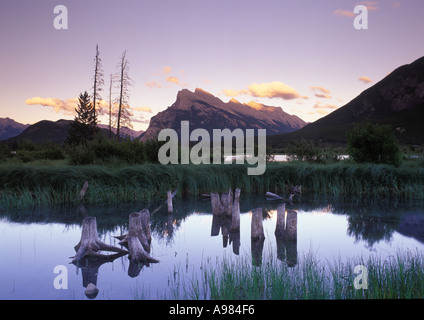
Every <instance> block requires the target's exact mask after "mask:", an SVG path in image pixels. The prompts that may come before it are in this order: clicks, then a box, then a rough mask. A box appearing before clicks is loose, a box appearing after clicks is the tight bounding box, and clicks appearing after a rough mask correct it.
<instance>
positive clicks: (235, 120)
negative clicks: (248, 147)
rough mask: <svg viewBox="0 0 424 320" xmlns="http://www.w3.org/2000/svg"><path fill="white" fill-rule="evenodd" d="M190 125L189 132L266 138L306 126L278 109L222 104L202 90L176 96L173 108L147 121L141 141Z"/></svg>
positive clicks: (296, 118) (234, 101) (258, 104)
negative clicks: (251, 133)
mask: <svg viewBox="0 0 424 320" xmlns="http://www.w3.org/2000/svg"><path fill="white" fill-rule="evenodd" d="M184 120H188V121H189V122H190V130H194V129H197V128H202V129H206V130H207V131H208V132H210V133H212V130H213V129H225V128H227V129H230V130H234V129H236V128H241V129H266V130H267V135H269V134H276V133H285V132H292V131H295V130H298V129H300V128H302V127H304V126H305V125H306V122H305V121H303V120H302V119H300V118H299V117H297V116H295V115H290V114H288V113H286V112H284V111H283V110H282V109H281V108H280V107H270V106H266V105H263V104H260V103H256V102H249V103H247V104H246V103H240V102H238V101H237V100H235V99H231V100H230V101H229V102H223V101H222V100H221V99H219V98H218V97H215V96H214V95H212V94H210V93H209V92H206V91H204V90H202V89H199V88H197V89H195V91H194V92H191V91H189V90H187V89H183V90H181V91H179V92H178V94H177V99H176V101H175V103H174V104H172V105H171V106H170V107H168V108H167V109H166V110H164V111H161V112H159V113H158V114H157V115H155V116H153V117H152V118H151V119H150V124H149V127H148V128H147V130H146V132H145V133H144V134H143V135H142V140H149V139H155V138H156V137H157V135H158V134H159V132H160V130H162V129H165V128H170V129H174V130H176V131H177V132H179V131H180V125H181V121H184Z"/></svg>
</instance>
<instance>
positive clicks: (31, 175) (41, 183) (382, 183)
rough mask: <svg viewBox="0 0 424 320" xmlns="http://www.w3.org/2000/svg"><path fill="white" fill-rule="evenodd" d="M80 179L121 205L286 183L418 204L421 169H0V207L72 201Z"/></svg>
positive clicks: (283, 189) (277, 189)
mask: <svg viewBox="0 0 424 320" xmlns="http://www.w3.org/2000/svg"><path fill="white" fill-rule="evenodd" d="M85 181H88V182H89V191H88V192H87V195H86V197H85V198H84V202H85V203H89V204H96V203H105V204H112V203H121V202H128V201H150V200H154V199H164V198H165V195H166V191H167V190H170V189H173V190H174V189H177V190H178V191H179V193H178V196H182V195H191V196H198V195H200V194H201V193H207V192H211V191H224V190H228V188H229V187H233V188H235V187H239V188H241V190H242V192H244V193H259V194H262V193H265V192H266V191H271V192H274V193H278V194H282V195H287V192H288V189H289V187H290V185H292V184H294V185H301V186H302V190H303V191H304V192H310V193H316V194H327V195H331V196H335V197H337V196H346V195H359V196H372V197H400V198H405V199H424V168H423V167H422V166H421V165H416V164H409V165H407V164H404V165H402V166H401V167H399V168H395V167H393V166H388V165H373V164H354V163H351V162H339V163H334V164H310V163H302V162H289V163H273V164H268V166H267V169H266V172H265V173H264V174H263V175H260V176H248V175H247V165H236V164H232V165H197V166H196V165H160V164H143V165H133V166H123V167H117V168H113V167H107V166H94V165H87V166H71V165H67V164H64V163H60V162H59V163H58V164H57V165H49V166H47V165H43V164H39V165H34V164H26V165H25V164H21V165H13V164H9V165H2V166H0V206H1V208H2V209H11V208H24V207H38V206H50V205H57V204H63V203H71V204H75V203H78V194H79V192H80V190H81V188H82V186H83V184H84V182H85Z"/></svg>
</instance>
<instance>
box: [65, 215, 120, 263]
mask: <svg viewBox="0 0 424 320" xmlns="http://www.w3.org/2000/svg"><path fill="white" fill-rule="evenodd" d="M101 250H104V251H113V252H118V253H128V252H127V251H126V250H123V249H120V248H117V247H114V246H111V245H108V244H106V243H104V242H102V241H101V240H100V239H99V236H98V233H97V222H96V217H85V218H84V219H83V221H82V230H81V240H80V242H79V243H78V244H77V245H76V246H75V251H76V252H77V253H76V254H75V256H74V257H73V259H72V263H74V262H77V261H79V260H81V259H82V258H83V257H85V256H93V257H105V256H107V255H104V254H101V253H99V251H101Z"/></svg>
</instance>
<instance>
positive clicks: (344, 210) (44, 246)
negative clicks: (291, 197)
mask: <svg viewBox="0 0 424 320" xmlns="http://www.w3.org/2000/svg"><path fill="white" fill-rule="evenodd" d="M280 203H281V201H269V200H267V199H266V198H265V196H257V195H256V196H254V195H245V194H243V193H242V195H241V197H240V212H241V215H240V238H239V239H238V238H236V239H234V238H233V239H229V238H228V237H226V236H223V234H222V228H221V229H220V226H221V225H220V224H221V223H222V221H219V219H217V218H216V217H214V216H213V215H212V213H211V212H212V209H211V201H210V200H209V199H176V201H175V203H174V213H173V214H172V215H168V213H167V211H166V206H163V207H162V208H160V209H159V210H158V211H157V212H155V213H154V214H153V215H152V216H151V230H152V243H151V256H152V257H154V258H156V259H158V260H160V262H159V263H157V264H150V265H149V266H146V265H145V266H142V265H138V267H137V266H136V267H135V268H134V266H132V267H131V266H130V263H129V260H128V256H127V255H125V256H121V257H118V258H116V259H114V260H113V261H108V262H104V261H103V262H104V263H97V264H95V263H94V264H93V263H90V264H89V265H79V266H76V265H74V264H70V262H71V259H70V257H72V256H74V254H75V250H74V246H75V245H76V244H77V243H78V242H79V240H80V238H81V222H82V219H83V217H84V215H83V212H84V211H85V214H87V215H89V216H95V217H96V219H97V226H98V233H99V237H100V238H101V240H102V241H103V242H105V243H107V244H112V245H115V246H119V245H118V242H119V240H117V239H116V238H114V236H118V235H121V234H123V233H126V231H127V228H128V216H129V213H130V212H134V211H140V210H141V209H143V208H145V207H147V208H149V210H150V211H151V212H153V211H154V209H155V208H156V207H158V206H159V204H145V205H143V204H140V203H134V204H129V205H125V206H122V207H103V206H91V207H89V206H87V207H86V208H84V209H81V208H75V207H64V208H49V209H38V210H28V211H20V212H13V213H3V214H1V215H0V243H1V250H0V299H75V300H80V299H85V300H86V299H88V298H87V296H86V295H85V293H84V291H85V286H87V284H88V282H93V283H95V284H96V285H97V287H98V289H99V292H98V294H97V296H96V297H95V299H97V300H99V299H135V298H151V299H157V298H162V297H165V296H170V291H172V283H173V282H175V279H176V278H178V277H188V278H190V277H191V276H192V275H193V274H195V273H196V272H198V271H199V269H200V268H201V267H202V265H203V264H204V263H205V261H207V260H208V261H210V260H214V259H216V260H219V259H221V258H222V257H227V258H230V259H240V258H241V257H244V258H252V256H253V259H252V263H255V264H258V265H259V264H260V263H261V259H262V258H263V257H265V256H266V255H269V254H274V256H277V258H278V259H279V260H281V263H286V264H287V265H289V266H295V265H296V264H297V263H298V261H299V259H301V258H302V257H303V256H304V255H306V254H308V253H309V252H312V253H313V254H314V255H315V256H316V257H318V258H319V259H322V260H328V261H330V262H331V261H333V260H335V259H348V258H350V257H358V256H361V255H362V256H367V255H377V256H379V257H382V258H383V259H384V258H386V257H389V256H393V255H396V253H398V252H399V251H403V250H413V251H415V250H417V249H418V250H424V208H423V206H422V204H411V203H402V202H395V201H393V202H384V201H376V200H369V201H367V200H361V201H359V200H355V199H349V200H348V199H346V200H344V201H340V200H338V201H335V200H334V201H333V200H331V199H325V198H315V197H312V196H309V197H308V196H303V197H302V199H301V201H295V202H294V203H293V204H286V209H287V212H290V214H291V215H295V217H296V219H297V220H296V229H295V236H294V239H292V240H291V241H286V242H284V241H283V242H281V241H277V239H276V237H275V235H274V231H275V226H276V216H277V214H276V212H277V211H276V208H277V206H278V205H279V204H280ZM258 207H261V208H262V210H263V216H264V220H263V227H264V232H265V241H264V244H263V246H260V248H257V247H255V246H253V247H252V243H251V239H250V236H251V235H250V228H251V219H252V213H251V210H252V209H254V208H258ZM224 224H225V222H224ZM110 260H112V259H110ZM58 265H59V266H65V269H66V271H67V280H68V281H67V289H56V288H55V286H54V281H55V278H56V277H57V276H58V273H55V272H54V269H55V267H56V266H58ZM62 275H63V274H62Z"/></svg>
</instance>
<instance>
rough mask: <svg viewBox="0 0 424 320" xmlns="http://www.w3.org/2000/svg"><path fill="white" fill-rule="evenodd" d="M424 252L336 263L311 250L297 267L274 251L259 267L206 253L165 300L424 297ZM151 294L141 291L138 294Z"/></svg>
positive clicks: (176, 282) (248, 261)
mask: <svg viewBox="0 0 424 320" xmlns="http://www.w3.org/2000/svg"><path fill="white" fill-rule="evenodd" d="M357 265H363V266H365V267H366V268H367V271H368V288H367V289H362V288H361V289H355V287H354V279H355V277H357V276H358V275H357V274H355V273H354V268H355V266H357ZM423 270H424V254H423V253H422V252H420V251H415V252H412V251H406V252H399V253H397V254H396V255H395V256H391V257H389V258H386V259H382V258H380V257H376V256H370V257H366V258H365V257H356V258H350V259H348V260H347V261H342V260H341V259H338V260H335V261H333V262H329V261H323V260H320V259H318V258H317V257H316V256H314V255H313V254H311V253H307V254H305V255H304V256H303V258H301V259H300V260H299V263H298V264H297V265H296V266H295V267H288V266H287V265H286V264H285V263H283V262H281V261H279V260H277V259H276V258H275V257H273V256H269V257H267V258H266V260H265V261H264V262H263V263H262V265H261V266H260V267H257V266H253V265H252V261H251V259H249V258H246V257H240V259H237V260H235V259H231V258H228V257H225V256H224V257H222V258H221V259H219V260H216V261H215V262H214V260H213V259H210V258H207V259H206V261H203V263H202V265H201V268H200V269H199V272H198V273H194V272H193V273H191V274H189V275H187V276H184V277H181V276H179V277H178V279H175V278H174V281H171V283H170V287H169V288H168V292H167V293H162V295H161V297H160V298H161V299H191V300H192V299H207V300H315V299H319V300H328V299H422V298H424V271H423ZM138 296H143V297H144V298H152V297H151V296H147V295H146V294H141V293H138V294H137V296H136V297H138Z"/></svg>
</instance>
